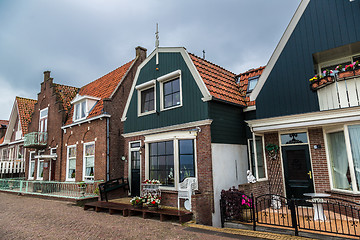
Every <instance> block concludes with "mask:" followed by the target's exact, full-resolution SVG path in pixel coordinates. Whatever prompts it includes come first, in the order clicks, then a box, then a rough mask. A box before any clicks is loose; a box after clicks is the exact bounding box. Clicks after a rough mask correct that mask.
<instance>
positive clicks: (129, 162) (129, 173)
mask: <svg viewBox="0 0 360 240" xmlns="http://www.w3.org/2000/svg"><path fill="white" fill-rule="evenodd" d="M132 143H139V147H136V148H131V144H132ZM140 150H141V140H136V141H131V142H129V152H128V156H129V157H128V160H127V162H128V183H129V189H130V190H129V196H131V194H132V193H131V178H132V176H131V152H133V151H138V152H139V154H140V179H139V180H140V184H141V179H142V157H141V155H142V154H141V151H140ZM140 188H141V186H140ZM140 192H141V189H140Z"/></svg>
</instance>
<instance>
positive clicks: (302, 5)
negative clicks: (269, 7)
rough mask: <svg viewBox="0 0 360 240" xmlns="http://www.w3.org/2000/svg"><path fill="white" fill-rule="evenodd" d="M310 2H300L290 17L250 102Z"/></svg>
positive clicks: (258, 90)
mask: <svg viewBox="0 0 360 240" xmlns="http://www.w3.org/2000/svg"><path fill="white" fill-rule="evenodd" d="M309 2H310V0H302V1H301V3H300V5H299V7H298V8H297V10H296V12H295V14H294V16H293V17H292V19H291V21H290V23H289V25H288V26H287V28H286V30H285V32H284V34H283V36H282V37H281V39H280V42H279V43H278V45H277V46H276V48H275V51H274V52H273V54H272V56H271V58H270V60H269V62H268V63H267V65H266V67H265V69H264V71H263V73H262V74H261V76H260V78H259V80H258V83H257V84H256V86H255V88H254V90H253V91H252V92H251V93H250V101H254V100H256V98H257V96H258V95H259V93H260V91H261V89H262V87H263V86H264V84H265V82H266V80H267V78H268V77H269V75H270V73H271V71H272V70H273V68H274V66H275V64H276V62H277V60H278V59H279V57H280V54H281V53H282V51H283V50H284V48H285V46H286V44H287V42H288V41H289V39H290V37H291V35H292V33H293V32H294V30H295V27H296V25H297V24H298V22H299V20H300V18H301V16H302V15H303V13H304V11H305V9H306V7H307V6H308V4H309Z"/></svg>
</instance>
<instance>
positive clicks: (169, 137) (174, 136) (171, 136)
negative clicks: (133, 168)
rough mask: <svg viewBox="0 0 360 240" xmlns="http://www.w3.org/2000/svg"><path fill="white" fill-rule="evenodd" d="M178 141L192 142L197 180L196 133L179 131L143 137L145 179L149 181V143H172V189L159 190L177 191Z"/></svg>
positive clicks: (166, 187) (162, 187) (161, 187)
mask: <svg viewBox="0 0 360 240" xmlns="http://www.w3.org/2000/svg"><path fill="white" fill-rule="evenodd" d="M147 138H148V140H147ZM179 140H193V141H194V164H195V178H196V179H198V164H197V139H196V132H191V133H189V132H188V131H180V132H178V131H177V132H168V133H164V134H159V135H156V136H149V137H145V179H149V170H150V166H149V165H150V157H149V153H150V148H149V143H156V142H165V141H173V144H174V187H169V186H160V189H161V190H169V191H177V189H178V187H179V170H180V169H179V167H180V166H179V164H180V159H179Z"/></svg>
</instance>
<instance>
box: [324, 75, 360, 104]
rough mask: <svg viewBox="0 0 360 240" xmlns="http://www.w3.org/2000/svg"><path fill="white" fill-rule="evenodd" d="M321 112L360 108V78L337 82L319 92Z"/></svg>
mask: <svg viewBox="0 0 360 240" xmlns="http://www.w3.org/2000/svg"><path fill="white" fill-rule="evenodd" d="M317 94H318V99H319V106H320V111H323V110H331V109H338V108H347V107H355V106H360V76H356V77H354V78H349V79H345V80H340V81H338V80H337V79H336V81H335V82H334V83H333V84H329V85H327V86H326V87H323V88H321V89H318V90H317Z"/></svg>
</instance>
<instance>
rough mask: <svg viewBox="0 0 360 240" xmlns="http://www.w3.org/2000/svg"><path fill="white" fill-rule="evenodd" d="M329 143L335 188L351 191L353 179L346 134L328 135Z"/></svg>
mask: <svg viewBox="0 0 360 240" xmlns="http://www.w3.org/2000/svg"><path fill="white" fill-rule="evenodd" d="M328 142H329V154H330V162H331V175H332V179H333V185H334V188H337V189H345V190H351V189H352V187H351V177H350V172H349V162H348V158H347V153H346V146H345V137H344V132H335V133H330V134H328Z"/></svg>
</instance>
